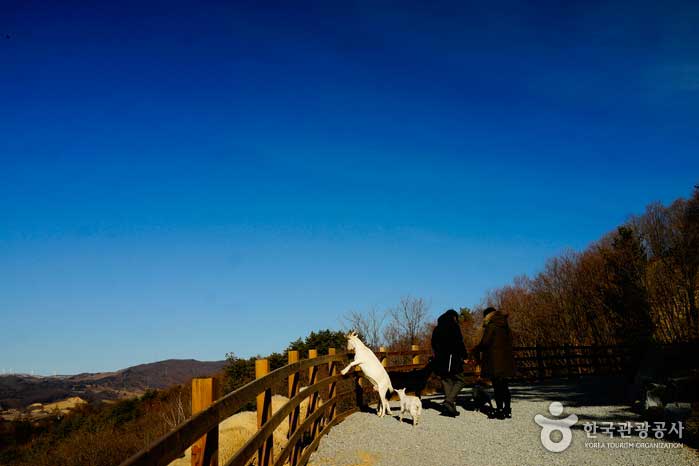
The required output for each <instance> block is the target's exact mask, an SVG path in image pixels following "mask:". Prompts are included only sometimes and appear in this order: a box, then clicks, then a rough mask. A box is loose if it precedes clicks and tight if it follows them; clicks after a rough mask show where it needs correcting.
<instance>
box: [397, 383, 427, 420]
mask: <svg viewBox="0 0 699 466" xmlns="http://www.w3.org/2000/svg"><path fill="white" fill-rule="evenodd" d="M396 393H398V397H399V398H400V422H403V413H406V412H407V413H410V416H411V417H412V418H413V427H415V426H417V423H418V422H419V421H420V414H422V401H420V398H418V397H416V396H412V395H406V394H405V388H400V389H397V390H396Z"/></svg>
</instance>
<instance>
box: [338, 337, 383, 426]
mask: <svg viewBox="0 0 699 466" xmlns="http://www.w3.org/2000/svg"><path fill="white" fill-rule="evenodd" d="M347 351H354V360H353V361H352V362H350V363H349V364H348V365H347V367H345V368H344V369H342V371H341V373H342V375H347V373H348V372H349V370H350V369H352V368H353V367H354V366H359V368H360V369H361V370H362V372H363V373H364V377H365V378H366V379H367V380H369V382H371V384H372V385H373V386H374V390H376V391H377V392H378V394H379V399H380V402H381V405H380V406H379V407H377V409H376V414H378V415H379V417H383V416H384V415H385V414H390V413H391V407H390V406H389V405H388V400H387V399H386V391H389V392H390V393H393V386H392V385H391V379H390V378H389V377H388V372H386V369H385V368H384V367H383V366H382V365H381V361H379V358H377V357H376V355H375V354H374V353H373V351H371V350H370V349H369V348H368V347H367V346H366V345H365V344H364V343H362V340H360V339H359V337H358V336H357V334H356V333H355V332H350V333H348V334H347Z"/></svg>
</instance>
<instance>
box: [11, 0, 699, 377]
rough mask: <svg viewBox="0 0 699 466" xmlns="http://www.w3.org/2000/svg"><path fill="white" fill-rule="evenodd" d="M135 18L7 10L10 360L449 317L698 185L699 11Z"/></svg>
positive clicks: (369, 5)
mask: <svg viewBox="0 0 699 466" xmlns="http://www.w3.org/2000/svg"><path fill="white" fill-rule="evenodd" d="M143 3H144V2H129V1H126V2H119V3H118V4H117V3H114V4H102V5H89V4H88V2H82V3H81V2H60V4H58V3H55V2H54V3H40V2H26V1H10V2H5V3H3V14H2V15H1V16H0V102H1V104H0V133H1V134H2V137H0V161H1V162H2V165H1V167H2V168H1V169H0V316H1V318H2V325H1V326H0V370H5V371H8V370H10V369H14V371H15V372H30V371H36V372H39V373H53V372H54V371H57V372H59V373H74V372H81V371H99V370H112V369H118V368H121V367H125V366H128V365H132V364H137V363H142V362H148V361H155V360H160V359H165V358H171V357H173V358H190V357H193V358H197V359H221V358H223V357H224V354H225V353H226V352H229V351H232V352H235V353H236V354H239V355H241V356H249V355H253V354H256V353H262V354H264V353H268V352H271V351H275V350H281V349H283V347H284V346H285V345H286V343H288V342H289V341H290V340H293V339H295V338H297V337H299V336H304V335H306V334H307V333H308V332H309V331H311V330H314V329H321V328H327V327H329V328H338V327H339V317H340V316H341V315H342V314H344V313H346V312H347V311H349V310H351V309H356V310H360V311H364V310H368V309H369V308H371V307H377V308H379V309H384V308H387V307H389V306H392V305H394V304H395V303H397V302H398V300H399V299H400V297H401V296H403V295H407V294H411V295H413V296H421V297H424V298H426V299H428V300H429V301H430V302H431V305H432V307H431V310H432V313H433V315H435V316H436V315H438V313H440V312H441V311H443V310H444V309H445V308H448V307H456V306H464V305H468V306H472V305H475V304H477V303H478V302H479V301H480V300H481V298H482V297H483V295H484V294H485V292H486V291H487V290H488V289H492V288H494V287H497V286H500V285H503V284H505V283H507V282H508V281H510V280H511V279H512V278H513V277H514V276H516V275H519V274H523V273H527V274H534V273H536V272H537V271H538V270H540V269H541V267H542V266H543V264H544V262H545V260H546V259H547V258H548V257H551V256H553V255H556V254H558V253H560V252H561V251H563V250H564V249H566V248H575V249H581V248H584V247H585V246H586V245H588V244H589V243H590V242H591V241H594V240H595V239H597V238H599V237H600V236H601V235H602V234H604V233H605V232H607V231H609V230H611V229H613V228H614V227H615V226H616V225H618V224H619V223H621V222H623V221H624V220H625V219H626V218H627V217H628V215H630V214H633V213H640V212H642V211H643V209H644V207H645V205H646V204H648V203H649V202H651V201H656V200H657V201H662V202H670V201H672V200H673V199H675V198H677V197H681V196H687V195H689V194H690V193H691V189H692V186H693V185H694V184H696V183H697V182H699V177H698V174H699V157H697V155H696V154H697V151H698V149H699V131H697V125H698V123H699V118H698V117H699V60H698V59H697V57H699V27H698V26H697V25H698V24H699V7H698V6H697V5H696V3H694V2H689V1H688V2H672V1H670V2H662V4H660V3H658V2H537V3H536V4H534V3H531V2H487V4H485V3H482V2H480V3H476V2H474V3H470V2H454V3H450V2H429V3H427V2H425V3H422V4H421V3H412V2H394V3H388V2H359V3H355V2H314V3H307V2H293V6H292V4H291V3H289V2H270V3H266V2H179V1H171V2H157V3H156V2H145V3H146V4H143ZM263 3H264V6H262V4H263Z"/></svg>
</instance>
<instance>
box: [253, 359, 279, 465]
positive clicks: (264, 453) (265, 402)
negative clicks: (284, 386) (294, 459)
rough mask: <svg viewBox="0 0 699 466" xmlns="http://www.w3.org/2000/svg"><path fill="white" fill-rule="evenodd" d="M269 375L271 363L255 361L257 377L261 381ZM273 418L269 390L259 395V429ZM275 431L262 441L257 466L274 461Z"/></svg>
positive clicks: (263, 360)
mask: <svg viewBox="0 0 699 466" xmlns="http://www.w3.org/2000/svg"><path fill="white" fill-rule="evenodd" d="M268 373H269V361H268V360H267V359H258V360H256V361H255V377H256V378H258V379H261V378H262V377H264V376H265V375H267V374H268ZM271 417H272V389H271V388H267V389H266V390H265V391H263V392H262V393H260V394H259V395H257V429H258V431H259V430H260V428H261V427H262V426H263V425H264V424H265V423H266V422H267V420H268V419H269V418H271ZM273 446H274V431H272V432H270V433H269V436H267V437H266V438H263V439H262V444H261V445H260V448H259V449H258V451H257V464H258V465H259V466H269V464H271V463H272V462H273V461H274V460H273V458H272V455H273V453H274V452H273V448H272V447H273Z"/></svg>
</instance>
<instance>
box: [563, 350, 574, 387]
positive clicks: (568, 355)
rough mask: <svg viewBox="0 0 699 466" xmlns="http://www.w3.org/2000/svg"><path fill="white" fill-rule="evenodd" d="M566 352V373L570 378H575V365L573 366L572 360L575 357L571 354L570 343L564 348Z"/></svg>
mask: <svg viewBox="0 0 699 466" xmlns="http://www.w3.org/2000/svg"><path fill="white" fill-rule="evenodd" d="M564 351H565V358H566V373H567V375H568V378H569V379H570V378H573V364H572V359H573V355H572V354H571V352H570V345H569V344H568V343H566V344H565V347H564Z"/></svg>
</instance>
